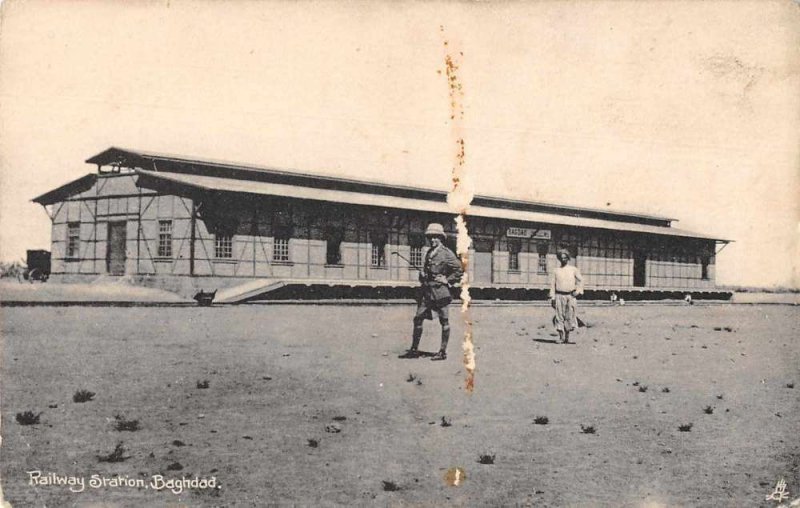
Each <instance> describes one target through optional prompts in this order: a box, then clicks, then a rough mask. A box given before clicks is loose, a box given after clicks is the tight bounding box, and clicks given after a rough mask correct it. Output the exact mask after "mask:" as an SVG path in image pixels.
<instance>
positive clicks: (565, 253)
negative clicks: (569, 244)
mask: <svg viewBox="0 0 800 508" xmlns="http://www.w3.org/2000/svg"><path fill="white" fill-rule="evenodd" d="M562 256H564V257H566V258H567V259H571V258H572V256H570V255H569V251H568V250H567V249H558V252H556V257H557V258H559V259H561V257H562Z"/></svg>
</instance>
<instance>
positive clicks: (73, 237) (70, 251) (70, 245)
mask: <svg viewBox="0 0 800 508" xmlns="http://www.w3.org/2000/svg"><path fill="white" fill-rule="evenodd" d="M80 246H81V224H80V222H70V223H69V224H67V257H68V258H76V257H78V256H79V255H80Z"/></svg>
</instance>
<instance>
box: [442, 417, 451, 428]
mask: <svg viewBox="0 0 800 508" xmlns="http://www.w3.org/2000/svg"><path fill="white" fill-rule="evenodd" d="M439 425H440V426H442V427H452V426H453V424H452V423H450V420H448V419H447V418H445V417H444V416H442V421H441V423H439Z"/></svg>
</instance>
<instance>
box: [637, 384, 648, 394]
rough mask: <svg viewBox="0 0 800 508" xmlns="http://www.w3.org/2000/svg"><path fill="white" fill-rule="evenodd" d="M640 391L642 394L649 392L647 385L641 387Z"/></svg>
mask: <svg viewBox="0 0 800 508" xmlns="http://www.w3.org/2000/svg"><path fill="white" fill-rule="evenodd" d="M639 391H640V392H642V393H644V392H646V391H647V385H640V386H639Z"/></svg>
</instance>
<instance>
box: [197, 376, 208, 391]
mask: <svg viewBox="0 0 800 508" xmlns="http://www.w3.org/2000/svg"><path fill="white" fill-rule="evenodd" d="M209 384H210V383H209V381H208V379H204V380H202V381H198V382H197V389H198V390H205V389H207V388H208V386H209Z"/></svg>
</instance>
